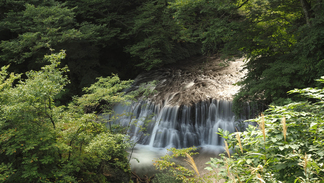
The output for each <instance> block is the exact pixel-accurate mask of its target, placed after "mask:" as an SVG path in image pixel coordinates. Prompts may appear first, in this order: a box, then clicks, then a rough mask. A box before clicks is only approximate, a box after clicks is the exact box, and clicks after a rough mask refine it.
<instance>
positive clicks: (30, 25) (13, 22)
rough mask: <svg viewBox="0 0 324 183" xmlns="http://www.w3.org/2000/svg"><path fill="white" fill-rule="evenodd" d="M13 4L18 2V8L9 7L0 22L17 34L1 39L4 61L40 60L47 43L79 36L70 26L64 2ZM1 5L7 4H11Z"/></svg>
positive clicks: (70, 22)
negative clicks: (7, 38)
mask: <svg viewBox="0 0 324 183" xmlns="http://www.w3.org/2000/svg"><path fill="white" fill-rule="evenodd" d="M16 3H17V4H18V3H19V5H20V7H21V8H19V9H9V11H8V12H6V13H4V14H3V15H4V16H5V18H3V19H2V20H1V22H0V29H6V30H9V31H10V32H11V35H17V36H16V37H12V38H10V39H9V40H2V41H1V44H0V49H1V50H2V54H1V57H0V58H1V60H2V61H3V62H15V63H22V62H24V61H25V60H26V59H28V58H32V57H34V59H35V60H36V61H41V59H42V57H43V56H42V55H43V54H44V52H45V50H48V48H49V47H50V46H56V45H57V44H59V43H64V42H66V41H71V40H74V39H78V38H80V36H81V33H80V32H79V31H78V30H76V29H74V28H73V24H74V14H73V12H72V10H71V9H68V8H66V7H64V5H62V4H60V3H58V2H55V1H53V0H50V1H43V2H42V3H39V2H37V3H35V2H30V3H35V4H36V5H35V4H29V3H28V2H26V4H25V3H22V2H18V1H15V2H12V4H16ZM4 4H5V5H7V6H10V4H11V3H10V2H7V3H4ZM16 6H17V5H16ZM40 50H42V52H40Z"/></svg>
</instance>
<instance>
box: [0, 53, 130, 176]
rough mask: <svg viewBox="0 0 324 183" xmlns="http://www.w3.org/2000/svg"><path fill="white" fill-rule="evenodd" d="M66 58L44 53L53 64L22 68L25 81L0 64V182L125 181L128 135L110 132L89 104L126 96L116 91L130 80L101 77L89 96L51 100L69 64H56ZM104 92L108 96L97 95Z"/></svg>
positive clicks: (64, 80)
mask: <svg viewBox="0 0 324 183" xmlns="http://www.w3.org/2000/svg"><path fill="white" fill-rule="evenodd" d="M64 57H65V53H64V52H63V51H62V52H60V53H59V54H53V55H48V56H45V58H46V59H47V60H48V61H49V62H50V63H51V64H50V65H46V66H44V67H42V68H41V70H39V71H29V72H26V73H25V75H26V77H27V78H26V79H21V78H20V77H21V74H13V73H12V74H8V73H7V71H6V70H7V69H8V66H6V67H2V70H1V74H0V76H1V78H0V81H1V83H0V105H1V109H0V110H1V114H0V134H1V135H0V147H1V152H0V153H1V156H0V174H1V176H0V178H1V181H4V182H89V181H95V182H107V181H112V182H128V181H129V173H130V169H129V164H128V159H127V152H126V151H125V149H126V148H127V147H129V145H130V144H129V143H128V141H127V136H125V134H116V133H114V132H112V131H109V129H107V128H106V127H105V123H103V121H102V120H100V117H99V116H98V114H96V112H95V111H94V110H90V111H89V110H88V108H89V106H90V107H91V106H98V105H99V103H100V101H102V100H106V102H108V103H111V102H121V101H123V100H125V98H124V97H123V96H122V95H121V94H118V92H119V91H120V89H123V88H125V87H127V86H128V85H129V82H121V81H120V80H119V79H118V78H117V77H114V78H107V79H104V78H101V79H99V82H98V83H97V84H96V85H94V86H92V87H90V88H89V89H88V90H87V91H88V92H89V93H88V94H87V95H85V96H83V97H81V98H75V99H74V101H73V102H72V103H71V104H69V106H62V105H57V104H56V103H55V101H56V100H57V99H58V97H59V96H60V93H61V92H62V91H63V88H64V86H65V85H66V84H67V83H68V79H67V77H66V76H64V73H65V72H66V71H67V68H66V67H63V68H61V69H60V68H58V67H57V66H58V65H59V64H60V60H61V59H63V58H64ZM108 85H109V86H110V87H109V88H105V87H106V86H108ZM104 90H106V91H109V93H110V94H108V95H106V96H104V97H103V98H99V97H100V96H102V92H105V91H104ZM106 94H107V93H106ZM97 97H98V98H97ZM105 109H106V110H108V108H105Z"/></svg>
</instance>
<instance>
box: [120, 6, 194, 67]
mask: <svg viewBox="0 0 324 183" xmlns="http://www.w3.org/2000/svg"><path fill="white" fill-rule="evenodd" d="M172 14H173V11H172V10H171V9H170V8H169V5H168V1H161V0H147V1H145V2H143V3H142V4H141V5H140V6H139V7H138V8H137V9H136V11H135V12H134V15H133V16H134V17H133V19H132V20H131V21H132V22H134V23H133V24H131V27H130V28H129V29H128V30H129V32H127V33H126V34H124V35H123V37H125V38H128V37H133V38H132V39H131V40H132V42H131V44H129V45H128V46H126V47H125V49H126V51H127V52H129V53H130V54H131V55H132V56H134V57H138V58H140V59H141V61H140V62H139V63H138V66H141V67H143V68H145V69H146V70H150V69H152V68H154V67H158V66H161V65H164V64H168V63H174V62H176V61H178V60H181V59H184V58H187V57H189V56H192V55H196V54H198V53H200V51H199V48H200V47H199V44H195V43H194V42H193V41H191V40H190V39H188V38H186V37H184V36H183V35H181V26H180V25H179V23H178V22H177V21H175V20H174V17H172Z"/></svg>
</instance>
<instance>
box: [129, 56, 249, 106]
mask: <svg viewBox="0 0 324 183" xmlns="http://www.w3.org/2000/svg"><path fill="white" fill-rule="evenodd" d="M243 60H244V59H243V58H240V59H236V60H234V61H228V62H227V63H224V62H223V61H222V60H220V59H216V58H213V57H203V58H201V57H199V58H191V59H190V60H185V61H182V62H180V63H177V64H172V65H168V66H166V67H163V68H160V69H157V70H153V71H150V72H147V73H143V74H140V75H139V76H138V77H137V78H136V79H135V82H134V86H135V88H136V87H138V85H139V84H141V83H145V82H150V81H153V80H156V81H158V83H157V85H156V86H155V90H156V91H157V93H156V94H155V95H154V96H152V97H150V99H151V100H152V101H153V102H155V103H161V102H162V103H163V104H164V105H165V104H169V105H192V104H195V103H197V102H199V101H207V100H209V99H216V100H227V101H230V100H232V99H233V95H234V94H235V93H237V92H238V90H239V86H235V85H234V84H235V83H237V82H238V81H240V80H241V78H243V77H244V76H245V74H246V71H244V70H242V68H243V64H244V62H243ZM135 88H134V89H135Z"/></svg>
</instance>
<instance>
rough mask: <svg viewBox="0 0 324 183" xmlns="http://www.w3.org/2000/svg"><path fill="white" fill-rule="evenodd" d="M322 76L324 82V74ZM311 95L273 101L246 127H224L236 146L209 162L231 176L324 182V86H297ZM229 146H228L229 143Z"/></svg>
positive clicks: (245, 179)
mask: <svg viewBox="0 0 324 183" xmlns="http://www.w3.org/2000/svg"><path fill="white" fill-rule="evenodd" d="M318 81H320V82H322V83H324V77H322V79H319V80H318ZM289 93H297V94H300V95H301V96H302V97H304V98H307V99H309V101H305V102H298V103H290V104H287V105H285V106H270V108H269V109H268V110H266V111H265V112H264V115H263V114H262V115H261V116H260V117H258V118H256V119H253V120H249V121H254V122H258V124H259V125H258V127H256V126H251V125H250V126H249V127H248V129H247V131H245V132H236V133H234V134H229V133H227V132H224V131H222V130H220V129H219V134H221V135H222V136H223V137H224V138H225V139H226V142H227V143H228V145H229V146H228V148H229V149H231V150H232V151H233V153H232V154H231V155H230V157H229V154H228V155H227V156H225V154H222V155H221V158H220V159H216V158H215V159H212V160H211V161H210V162H208V164H210V166H211V167H208V168H207V169H209V170H212V168H220V167H223V168H221V169H219V170H220V175H221V176H222V177H223V179H225V180H226V181H227V182H323V181H324V167H323V163H324V152H323V149H324V141H323V139H324V133H323V131H324V123H323V115H324V105H323V104H324V102H323V99H324V89H317V88H305V89H295V90H292V91H289ZM225 149H226V148H225Z"/></svg>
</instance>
